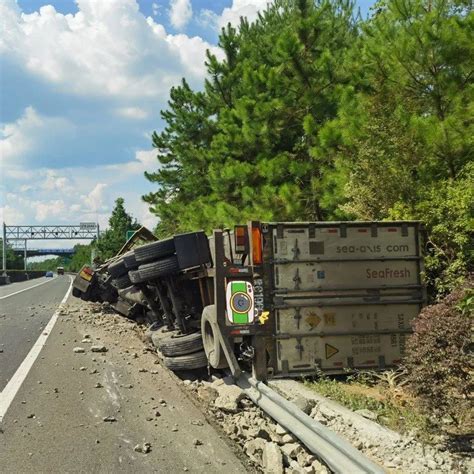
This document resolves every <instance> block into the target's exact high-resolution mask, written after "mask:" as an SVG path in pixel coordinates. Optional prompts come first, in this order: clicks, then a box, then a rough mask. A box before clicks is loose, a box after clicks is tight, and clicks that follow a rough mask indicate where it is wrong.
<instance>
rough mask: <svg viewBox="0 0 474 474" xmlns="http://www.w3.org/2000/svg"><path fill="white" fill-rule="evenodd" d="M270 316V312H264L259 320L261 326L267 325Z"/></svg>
mask: <svg viewBox="0 0 474 474" xmlns="http://www.w3.org/2000/svg"><path fill="white" fill-rule="evenodd" d="M269 316H270V311H263V313H262V314H261V315H260V316H259V318H258V320H259V321H260V324H265V323H266V322H267V319H268V318H269Z"/></svg>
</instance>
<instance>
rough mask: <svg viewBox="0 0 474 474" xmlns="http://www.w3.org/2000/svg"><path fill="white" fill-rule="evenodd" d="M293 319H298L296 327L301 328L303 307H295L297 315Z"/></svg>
mask: <svg viewBox="0 0 474 474" xmlns="http://www.w3.org/2000/svg"><path fill="white" fill-rule="evenodd" d="M293 319H294V320H295V321H296V329H299V328H300V321H301V308H295V315H294V316H293Z"/></svg>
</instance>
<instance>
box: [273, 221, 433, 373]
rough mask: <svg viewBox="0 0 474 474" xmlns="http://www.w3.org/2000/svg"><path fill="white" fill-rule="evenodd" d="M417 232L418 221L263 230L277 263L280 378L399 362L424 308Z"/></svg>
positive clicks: (275, 293)
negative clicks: (411, 331)
mask: <svg viewBox="0 0 474 474" xmlns="http://www.w3.org/2000/svg"><path fill="white" fill-rule="evenodd" d="M419 228H420V225H419V223H418V222H383V223H376V222H364V223H349V222H347V223H344V222H342V223H272V224H266V225H264V231H265V234H266V236H267V243H266V245H267V246H271V252H270V254H271V255H272V257H273V275H272V278H271V281H272V291H271V293H272V303H273V322H274V334H273V344H274V346H273V354H274V355H275V357H276V359H275V360H272V363H273V366H274V367H273V369H274V374H275V375H276V376H279V375H280V376H291V375H299V374H311V373H315V372H316V371H318V370H323V371H327V372H339V371H344V370H347V369H353V368H369V367H371V368H380V367H385V366H391V365H396V364H397V363H399V362H400V359H401V358H402V357H403V353H404V350H405V340H406V337H407V336H408V335H409V332H410V328H411V322H412V320H413V318H415V317H416V316H417V314H418V313H419V311H420V308H421V304H422V302H423V294H424V292H423V286H422V282H421V277H420V272H421V261H420V250H419V249H420V241H419V239H420V236H419V233H420V232H419ZM267 250H268V248H267ZM267 254H268V253H267Z"/></svg>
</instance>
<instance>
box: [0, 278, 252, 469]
mask: <svg viewBox="0 0 474 474" xmlns="http://www.w3.org/2000/svg"><path fill="white" fill-rule="evenodd" d="M45 281H46V280H45V279H39V280H36V281H35V282H33V281H30V282H25V283H22V284H15V285H9V286H8V287H5V288H1V290H2V291H1V293H0V472H2V473H3V472H5V473H30V472H31V473H38V472H48V473H49V472H51V473H61V474H62V473H64V472H68V473H76V472H77V473H107V474H108V473H111V472H113V473H122V472H123V473H132V472H133V473H142V472H143V473H148V472H159V473H161V472H162V473H166V474H172V473H182V472H188V471H189V472H190V473H193V472H194V473H203V472H205V473H206V474H214V473H215V474H220V473H221V472H226V474H240V473H245V472H254V471H253V469H250V468H247V466H245V465H244V464H242V462H241V461H240V459H239V457H238V456H236V454H235V452H234V450H233V447H232V446H231V445H229V444H228V439H227V437H226V436H223V435H222V433H221V432H219V431H217V429H216V428H215V426H214V425H212V424H210V423H208V421H207V420H206V417H205V415H204V411H203V410H202V409H201V408H200V407H197V406H196V405H195V402H194V401H193V400H191V399H190V398H188V396H187V395H186V394H185V393H184V392H183V390H182V389H181V388H180V386H179V384H177V383H176V382H175V380H174V379H173V378H172V377H171V376H170V375H169V373H168V372H167V370H166V369H164V368H163V367H162V366H161V365H160V364H157V358H156V356H155V355H154V354H153V353H152V352H150V351H147V350H146V349H145V347H144V344H143V341H142V340H141V339H140V338H139V337H138V333H137V331H138V329H137V327H136V325H135V324H134V323H132V322H130V321H127V320H126V319H125V318H122V317H120V316H118V315H113V314H104V315H96V314H95V313H94V311H92V310H91V309H90V308H91V306H90V305H89V306H88V303H84V302H82V301H81V300H79V299H77V298H74V297H73V296H72V295H70V296H69V297H68V298H67V299H66V298H65V295H67V294H68V288H69V285H70V278H69V277H68V276H67V275H66V276H64V277H63V276H60V277H56V278H55V279H53V280H49V279H48V282H47V283H44V282H45ZM38 284H39V286H35V285H38ZM27 288H28V289H27ZM22 290H25V291H22ZM8 295H10V296H8ZM62 301H63V305H60V303H61V302H62ZM58 308H60V309H59V310H58ZM53 322H55V324H54V326H53ZM48 323H49V324H48ZM94 345H99V346H100V345H103V346H104V348H106V352H99V353H98V352H95V351H93V350H92V347H93V346H94ZM78 347H81V350H80V351H78V350H77V349H78ZM32 354H36V355H35V357H31V355H32ZM28 361H29V362H28ZM12 387H13V390H12ZM145 448H146V449H145Z"/></svg>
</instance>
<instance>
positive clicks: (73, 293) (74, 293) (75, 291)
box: [72, 288, 82, 298]
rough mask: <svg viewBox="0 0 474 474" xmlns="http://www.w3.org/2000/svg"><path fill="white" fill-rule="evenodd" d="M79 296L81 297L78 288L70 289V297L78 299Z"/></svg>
mask: <svg viewBox="0 0 474 474" xmlns="http://www.w3.org/2000/svg"><path fill="white" fill-rule="evenodd" d="M81 295H82V291H81V290H79V288H73V289H72V296H75V297H76V298H80V297H81Z"/></svg>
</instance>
